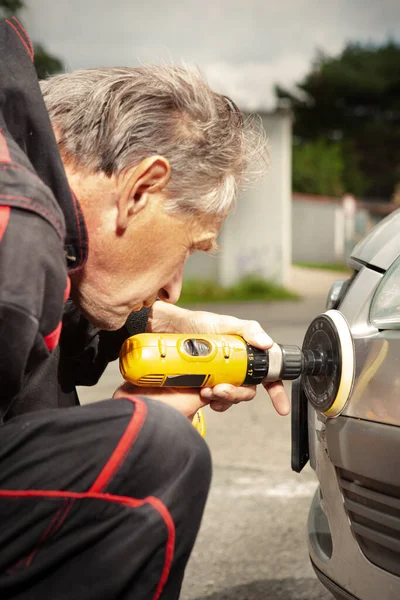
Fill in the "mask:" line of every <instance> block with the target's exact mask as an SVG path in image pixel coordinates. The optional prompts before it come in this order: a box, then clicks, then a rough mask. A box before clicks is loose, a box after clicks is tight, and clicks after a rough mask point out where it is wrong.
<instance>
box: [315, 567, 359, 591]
mask: <svg viewBox="0 0 400 600" xmlns="http://www.w3.org/2000/svg"><path fill="white" fill-rule="evenodd" d="M311 564H312V566H313V569H314V571H315V574H316V576H317V577H318V579H319V580H320V582H321V583H322V585H323V586H324V587H325V588H326V589H327V590H328V591H329V592H330V593H331V594H332V596H333V597H334V598H336V600H359V598H356V597H355V596H352V595H351V594H349V593H348V592H346V590H344V589H343V588H341V587H340V586H339V585H338V584H337V583H335V582H334V581H332V580H331V579H329V578H328V577H326V575H324V574H323V573H322V571H320V570H319V569H317V567H316V566H315V565H314V563H313V561H311Z"/></svg>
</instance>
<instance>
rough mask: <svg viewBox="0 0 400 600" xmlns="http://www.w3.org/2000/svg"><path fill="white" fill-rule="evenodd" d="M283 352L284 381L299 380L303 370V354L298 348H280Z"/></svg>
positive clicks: (282, 376)
mask: <svg viewBox="0 0 400 600" xmlns="http://www.w3.org/2000/svg"><path fill="white" fill-rule="evenodd" d="M280 348H281V351H282V375H281V378H282V379H283V380H284V381H289V380H293V379H297V378H298V377H299V376H300V375H301V373H302V370H303V353H302V351H301V350H300V348H299V347H298V346H286V345H285V346H280Z"/></svg>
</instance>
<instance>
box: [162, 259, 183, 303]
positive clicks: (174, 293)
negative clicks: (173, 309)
mask: <svg viewBox="0 0 400 600" xmlns="http://www.w3.org/2000/svg"><path fill="white" fill-rule="evenodd" d="M182 281H183V265H182V266H181V267H179V269H178V270H177V271H176V273H175V275H174V276H173V278H172V279H171V280H170V281H169V282H168V283H167V285H165V286H164V287H163V288H161V290H159V292H158V297H159V298H160V300H164V302H170V303H171V304H175V302H178V300H179V296H180V295H181V291H182Z"/></svg>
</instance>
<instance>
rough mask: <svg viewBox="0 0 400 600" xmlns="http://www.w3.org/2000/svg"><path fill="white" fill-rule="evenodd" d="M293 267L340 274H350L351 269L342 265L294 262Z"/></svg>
mask: <svg viewBox="0 0 400 600" xmlns="http://www.w3.org/2000/svg"><path fill="white" fill-rule="evenodd" d="M293 266H295V267H303V268H306V269H322V270H323V271H339V272H340V273H351V272H352V271H351V269H350V268H349V267H348V266H347V265H345V264H343V263H339V264H336V263H307V262H296V263H293Z"/></svg>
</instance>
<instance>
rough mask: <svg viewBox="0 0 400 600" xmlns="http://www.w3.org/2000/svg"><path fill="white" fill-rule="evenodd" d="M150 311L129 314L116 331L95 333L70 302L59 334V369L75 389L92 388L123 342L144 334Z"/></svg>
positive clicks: (115, 357)
mask: <svg viewBox="0 0 400 600" xmlns="http://www.w3.org/2000/svg"><path fill="white" fill-rule="evenodd" d="M149 312H150V308H142V310H140V311H137V312H132V313H131V314H130V315H129V317H128V319H127V321H126V323H125V325H124V326H123V327H121V329H118V330H117V331H102V330H99V329H96V328H95V327H93V326H92V325H90V323H89V322H88V321H87V319H86V318H85V317H84V316H83V315H82V314H81V313H80V311H79V310H78V308H77V307H76V306H75V305H74V303H73V302H72V300H69V301H68V302H67V304H66V306H65V311H64V319H63V321H64V323H63V331H62V334H61V342H60V343H61V350H62V353H61V354H62V359H61V368H62V369H63V370H65V371H66V372H67V373H68V377H69V379H70V380H71V379H72V380H73V382H74V385H84V386H90V385H95V384H96V383H97V382H98V380H99V379H100V377H101V375H102V374H103V372H104V370H105V369H106V367H107V365H108V364H109V363H110V362H111V361H113V360H116V359H117V358H118V355H119V351H120V349H121V346H122V344H123V343H124V341H125V340H126V338H128V337H130V336H131V335H135V334H136V333H143V332H144V331H146V327H147V321H148V317H149Z"/></svg>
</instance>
